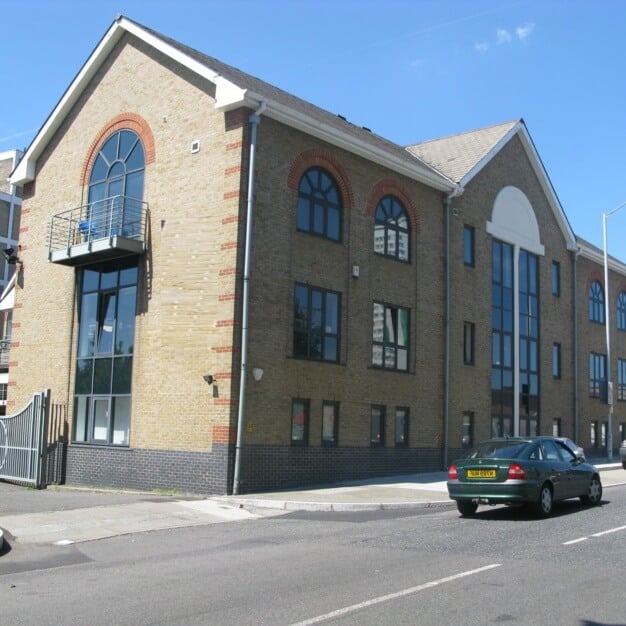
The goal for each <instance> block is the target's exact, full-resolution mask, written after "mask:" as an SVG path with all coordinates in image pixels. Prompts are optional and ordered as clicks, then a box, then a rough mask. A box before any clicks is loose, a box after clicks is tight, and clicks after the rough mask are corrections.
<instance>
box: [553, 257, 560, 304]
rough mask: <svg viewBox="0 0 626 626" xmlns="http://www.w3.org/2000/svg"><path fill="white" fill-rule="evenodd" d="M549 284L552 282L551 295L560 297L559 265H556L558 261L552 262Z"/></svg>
mask: <svg viewBox="0 0 626 626" xmlns="http://www.w3.org/2000/svg"><path fill="white" fill-rule="evenodd" d="M551 282H552V295H553V296H560V295H561V265H560V264H559V263H558V261H552V274H551Z"/></svg>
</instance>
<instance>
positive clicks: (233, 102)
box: [11, 16, 457, 193]
mask: <svg viewBox="0 0 626 626" xmlns="http://www.w3.org/2000/svg"><path fill="white" fill-rule="evenodd" d="M126 33H130V34H131V35H133V36H135V37H137V38H139V39H140V40H142V41H144V42H145V43H147V44H148V45H150V46H152V47H154V48H155V49H157V50H159V51H160V52H161V53H163V54H165V55H167V56H169V57H170V58H172V59H173V60H175V61H177V62H179V63H181V64H182V65H183V66H185V67H187V68H189V69H190V70H192V71H194V72H195V73H196V74H198V75H199V76H201V77H203V78H205V79H206V80H208V81H210V82H211V83H213V84H214V85H215V86H216V89H215V93H216V103H215V107H216V108H218V109H221V110H224V111H226V110H230V109H234V108H239V107H242V106H246V107H249V108H251V109H253V110H255V111H259V112H261V111H262V112H263V115H264V116H267V117H270V118H272V119H275V120H277V121H279V122H281V123H284V124H287V125H289V126H291V127H293V128H297V129H298V130H301V131H303V132H305V133H308V134H310V135H313V136H316V137H318V138H320V139H322V140H324V141H326V142H328V143H330V144H332V145H335V146H338V147H341V148H344V149H346V150H348V151H350V152H353V153H355V154H358V155H360V156H362V157H364V158H366V159H368V160H369V161H374V162H376V163H379V164H381V165H384V166H385V167H388V168H390V169H392V170H394V171H396V172H398V173H400V174H403V175H406V176H408V177H410V178H412V179H414V180H418V181H420V182H422V183H424V184H426V185H429V186H431V187H433V188H435V189H437V190H440V191H444V192H447V193H450V192H453V191H455V189H456V187H457V186H456V185H455V184H454V183H453V182H452V181H450V180H449V179H448V178H447V177H446V176H445V175H444V174H442V173H440V172H438V171H437V170H435V169H434V168H433V167H431V166H430V165H427V164H426V163H424V162H423V161H422V160H421V159H420V158H419V157H418V156H416V155H413V154H410V153H409V152H407V151H406V150H405V149H404V148H403V147H401V146H399V145H397V144H394V143H393V142H390V141H388V140H386V139H384V138H383V137H381V136H379V135H376V134H375V133H372V132H371V131H369V130H368V129H366V128H362V127H359V126H356V125H354V124H351V123H350V122H348V121H347V120H345V119H344V118H342V117H340V116H337V115H334V114H332V113H329V112H328V111H325V110H324V109H321V108H320V107H317V106H315V105H313V104H311V103H309V102H306V101H305V100H301V99H300V98H297V97H296V96H293V95H292V94H289V93H287V92H286V91H283V90H282V89H279V88H277V87H274V86H273V85H270V84H269V83H266V82H265V81H262V80H260V79H258V78H256V77H254V76H251V75H250V74H246V73H245V72H242V71H241V70H239V69H237V68H235V67H232V66H230V65H227V64H225V63H223V62H221V61H219V60H217V59H215V58H213V57H210V56H207V55H205V54H203V53H201V52H198V51H197V50H194V49H193V48H189V47H188V46H185V45H183V44H181V43H179V42H177V41H175V40H173V39H171V38H169V37H165V36H163V35H161V34H160V33H157V32H156V31H154V30H151V29H149V28H146V27H144V26H142V25H141V24H138V23H137V22H134V21H132V20H129V19H128V18H126V17H123V16H120V17H118V18H116V20H115V21H114V22H113V24H112V25H111V27H110V28H109V30H108V31H107V32H106V34H105V35H104V37H103V38H102V40H101V41H100V42H99V44H98V45H97V46H96V48H95V50H94V51H93V53H92V54H91V56H90V57H89V59H88V60H87V61H86V63H85V64H84V65H83V67H82V68H81V70H80V72H79V73H78V74H77V76H76V77H75V78H74V80H73V81H72V83H71V84H70V86H69V87H68V89H67V90H66V91H65V93H64V94H63V97H62V98H61V100H60V101H59V103H58V104H57V106H56V107H55V109H54V110H53V111H52V113H51V114H50V116H49V117H48V119H47V120H46V122H45V123H44V125H43V126H42V128H41V129H40V130H39V132H38V133H37V135H36V137H35V139H34V140H33V142H32V143H31V145H30V146H29V147H28V149H27V151H26V154H25V156H24V158H23V159H22V161H21V163H20V164H19V165H18V167H17V168H16V170H15V171H14V172H13V175H12V177H11V180H12V182H13V183H15V184H23V183H25V182H28V181H30V180H33V179H34V177H35V172H36V161H37V158H38V157H39V155H40V154H41V152H42V151H43V149H44V147H45V145H46V144H47V142H48V141H50V139H51V138H52V136H53V135H54V133H55V132H56V130H57V129H58V127H59V125H60V124H61V122H62V121H63V119H64V118H65V117H66V116H67V115H68V113H69V111H70V109H71V107H72V106H73V105H74V104H75V103H76V101H77V100H78V98H79V96H80V94H81V93H82V92H83V90H84V89H85V88H86V86H87V84H88V82H89V81H90V80H91V79H92V77H93V76H94V75H95V73H96V71H97V69H98V68H99V67H100V66H101V65H102V63H103V62H104V60H105V59H106V58H107V56H108V55H109V53H110V52H111V51H112V49H113V48H114V46H115V45H116V44H117V43H118V42H119V41H120V39H121V38H122V37H123V36H124V35H125V34H126Z"/></svg>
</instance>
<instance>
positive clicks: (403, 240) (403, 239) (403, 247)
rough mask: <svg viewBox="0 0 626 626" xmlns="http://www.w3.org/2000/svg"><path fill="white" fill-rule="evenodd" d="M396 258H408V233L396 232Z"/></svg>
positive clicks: (405, 259)
mask: <svg viewBox="0 0 626 626" xmlns="http://www.w3.org/2000/svg"><path fill="white" fill-rule="evenodd" d="M398 258H399V259H400V260H401V261H408V260H409V234H408V233H402V232H401V233H398Z"/></svg>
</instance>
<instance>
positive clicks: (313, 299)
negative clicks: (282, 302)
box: [293, 284, 341, 362]
mask: <svg viewBox="0 0 626 626" xmlns="http://www.w3.org/2000/svg"><path fill="white" fill-rule="evenodd" d="M340 305H341V296H340V294H338V293H336V292H334V291H326V290H324V289H318V288H316V287H310V286H309V285H299V284H296V287H295V294H294V330H293V355H294V356H295V357H301V358H308V359H316V360H319V361H331V362H337V361H338V360H339V307H340Z"/></svg>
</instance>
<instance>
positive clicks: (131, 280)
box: [120, 266, 137, 287]
mask: <svg viewBox="0 0 626 626" xmlns="http://www.w3.org/2000/svg"><path fill="white" fill-rule="evenodd" d="M136 284H137V267H136V266H134V267H127V268H126V269H123V270H120V287H125V286H126V285H136Z"/></svg>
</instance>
